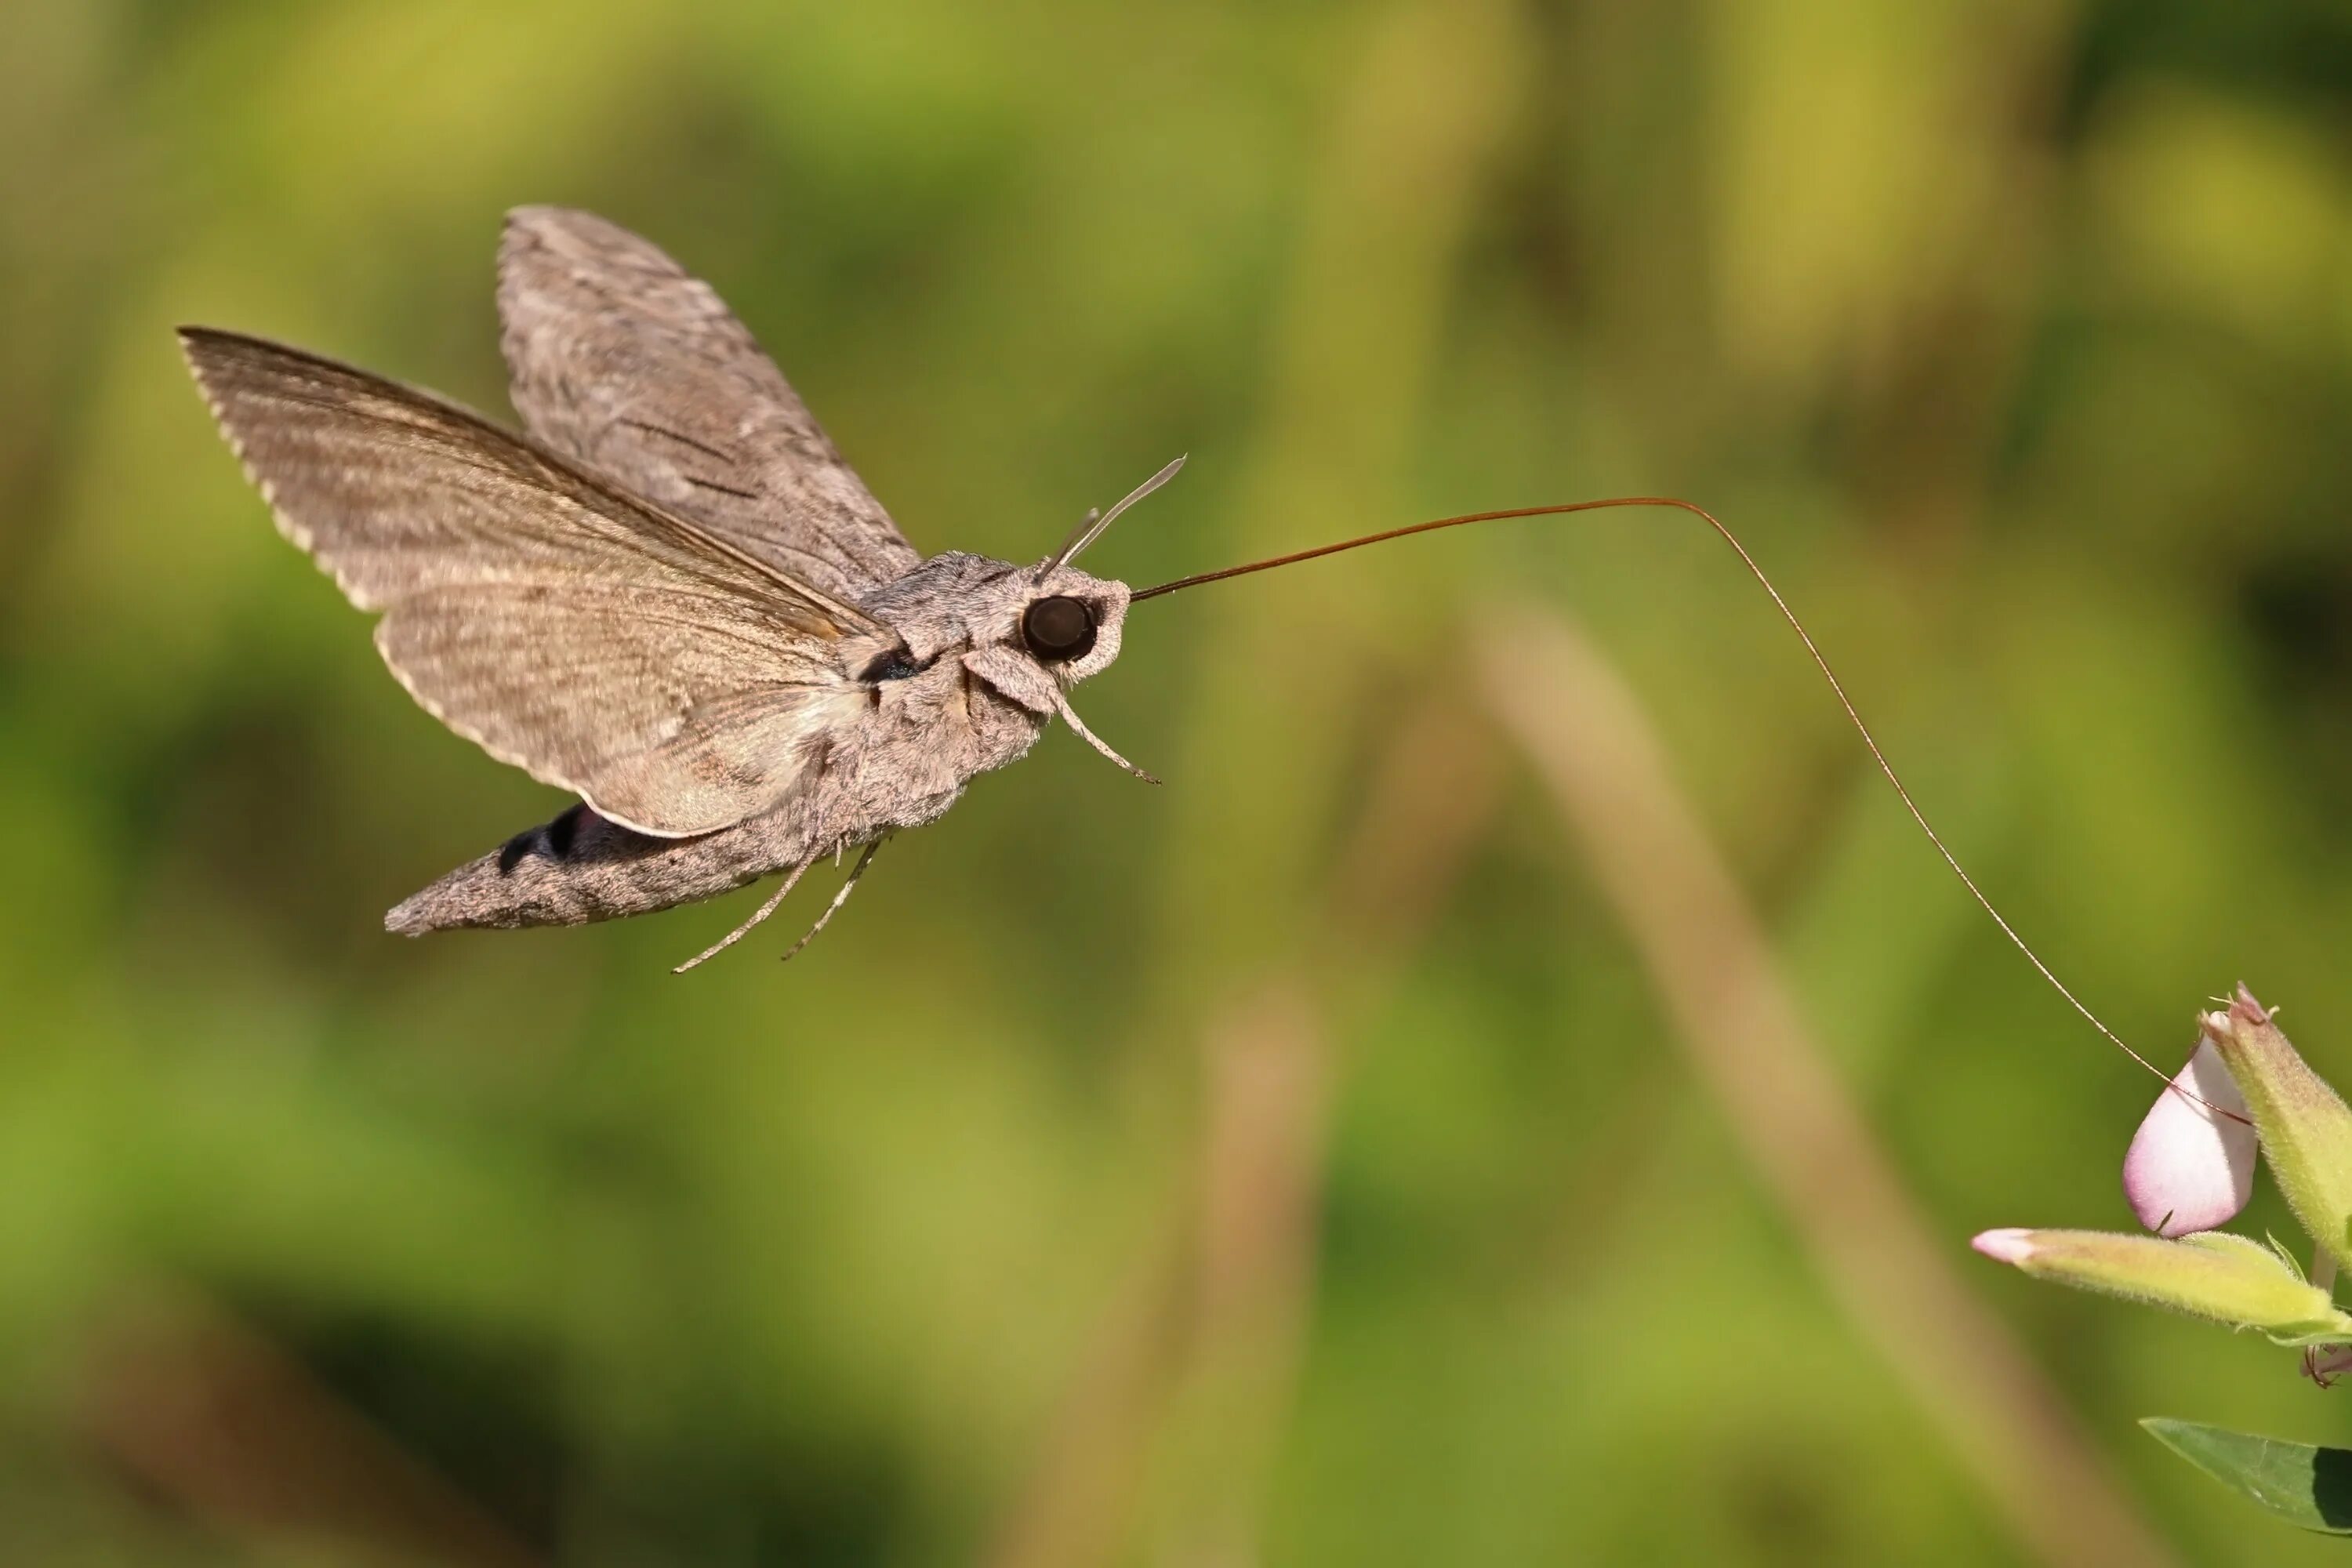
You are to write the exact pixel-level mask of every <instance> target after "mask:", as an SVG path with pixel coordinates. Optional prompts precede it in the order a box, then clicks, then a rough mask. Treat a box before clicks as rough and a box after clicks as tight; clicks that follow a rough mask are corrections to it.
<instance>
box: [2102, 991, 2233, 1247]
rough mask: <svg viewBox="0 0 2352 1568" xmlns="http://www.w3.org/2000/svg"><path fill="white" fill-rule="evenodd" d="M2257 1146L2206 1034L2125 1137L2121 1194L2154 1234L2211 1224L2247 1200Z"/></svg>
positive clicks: (2212, 1022) (2212, 1024)
mask: <svg viewBox="0 0 2352 1568" xmlns="http://www.w3.org/2000/svg"><path fill="white" fill-rule="evenodd" d="M2200 1022H2202V1023H2203V1024H2204V1025H2205V1026H2206V1028H2207V1029H2208V1030H2212V1029H2215V1028H2218V1029H2219V1030H2220V1031H2221V1033H2222V1034H2223V1035H2224V1036H2225V1037H2226V1035H2227V1033H2228V1030H2229V1020H2228V1019H2227V1018H2226V1017H2224V1016H2221V1015H2220V1014H2214V1015H2212V1016H2210V1017H2209V1018H2207V1019H2204V1020H2200ZM2257 1146H2258V1145H2257V1140H2256V1139H2255V1136H2254V1125H2253V1121H2252V1119H2251V1118H2249V1117H2248V1116H2247V1114H2246V1100H2245V1096H2243V1095H2242V1094H2240V1093H2239V1092H2238V1086H2237V1084H2236V1083H2235V1082H2233V1081H2232V1080H2231V1078H2230V1069H2229V1068H2227V1067H2225V1066H2223V1065H2222V1061H2221V1052H2220V1051H2219V1050H2217V1049H2215V1048H2214V1046H2213V1042H2212V1040H2211V1039H2210V1037H2208V1038H2202V1039H2200V1040H2199V1041H2198V1042H2197V1049H2196V1052H2195V1054H2193V1055H2192V1056H2190V1057H2189V1065H2188V1066H2187V1067H2185V1068H2181V1069H2180V1074H2179V1077H2177V1078H2175V1079H2173V1080H2172V1082H2171V1083H2170V1084H2169V1085H2168V1086H2167V1087H2166V1089H2165V1090H2164V1092H2163V1093H2162V1094H2160V1095H2158V1096H2157V1099H2156V1105H2155V1108H2154V1109H2153V1110H2149V1112H2148V1113H2147V1120H2146V1121H2142V1122H2141V1123H2140V1124H2139V1131H2138V1132H2137V1133H2136V1134H2134V1135H2133V1137H2132V1142H2131V1150H2130V1152H2127V1153H2126V1154H2125V1155H2124V1195H2125V1196H2126V1198H2128V1199H2130V1200H2131V1206H2132V1213H2134V1214H2136V1215H2138V1216H2139V1222H2140V1224H2142V1225H2144V1226H2147V1228H2148V1229H2150V1230H2152V1231H2154V1232H2156V1233H2157V1234H2158V1236H2186V1235H2188V1234H2189V1233H2190V1232H2192V1231H2200V1230H2211V1229H2214V1228H2215V1227H2216V1226H2221V1225H2225V1224H2227V1223H2228V1222H2229V1221H2231V1220H2232V1219H2234V1218H2236V1217H2237V1214H2238V1211H2239V1210H2240V1209H2242V1208H2244V1207H2245V1206H2246V1199H2247V1197H2248V1196H2249V1195H2251V1194H2252V1192H2253V1190H2254V1157H2255V1153H2256V1150H2257Z"/></svg>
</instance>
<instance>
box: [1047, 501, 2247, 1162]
mask: <svg viewBox="0 0 2352 1568" xmlns="http://www.w3.org/2000/svg"><path fill="white" fill-rule="evenodd" d="M1634 506H1638V507H1671V508H1673V509H1674V510H1677V511H1686V512H1689V513H1690V514H1691V515H1692V516H1694V517H1696V518H1697V519H1699V520H1700V521H1703V522H1705V523H1706V525H1707V526H1708V527H1709V528H1711V529H1713V530H1715V531H1716V532H1717V534H1719V535H1721V536H1722V538H1723V542H1725V543H1726V544H1728V545H1730V546H1731V548H1732V551H1733V552H1734V553H1736V554H1737V555H1738V557H1739V563H1740V564H1741V565H1743V566H1745V567H1747V568H1748V575H1749V576H1751V577H1753V578H1755V579H1756V581H1757V583H1758V584H1759V586H1761V587H1762V588H1763V590H1764V592H1765V593H1766V594H1767V595H1770V597H1771V600H1772V607H1773V608H1774V609H1777V610H1779V611H1780V618H1781V619H1782V620H1784V621H1787V622H1788V623H1789V628H1790V630H1791V631H1793V632H1795V633H1796V634H1797V637H1798V640H1800V641H1801V642H1802V643H1803V644H1804V645H1805V651H1806V652H1807V653H1808V654H1810V655H1811V656H1812V660H1813V665H1814V668H1818V669H1819V670H1820V671H1821V672H1822V679H1824V680H1826V681H1828V682H1829V686H1830V690H1831V692H1832V694H1833V695H1835V696H1836V698H1837V700H1838V706H1839V707H1841V708H1843V709H1844V710H1845V716H1846V719H1847V721H1848V722H1850V723H1852V724H1853V729H1854V733H1856V734H1858V735H1860V736H1861V737H1862V743H1863V744H1864V746H1866V747H1868V748H1869V750H1870V760H1871V761H1872V762H1874V763H1877V764H1878V771H1879V772H1880V773H1884V774H1885V776H1886V782H1887V783H1888V784H1891V785H1893V786H1894V788H1895V798H1897V799H1898V800H1900V801H1902V803H1903V809H1904V810H1905V811H1906V812H1908V813H1910V814H1911V820H1912V821H1913V822H1914V823H1916V825H1917V826H1918V828H1919V831H1920V832H1921V833H1924V834H1926V835H1927V842H1928V843H1929V844H1931V845H1933V846H1935V848H1936V853H1937V855H1938V856H1940V857H1941V858H1942V859H1943V862H1944V864H1945V865H1947V866H1948V867H1950V868H1951V869H1952V875H1953V876H1955V877H1958V879H1960V886H1962V887H1963V888H1966V889H1968V890H1969V898H1971V899H1974V900H1976V902H1977V907H1978V908H1979V909H1981V910H1984V912H1985V913H1986V914H1988V915H1990V916H1991V917H1992V923H1993V924H1995V925H1997V926H1999V927H2000V934H2001V935H2003V936H2005V937H2007V938H2008V939H2009V941H2010V945H2011V946H2012V947H2014V948H2016V949H2017V951H2018V952H2021V953H2023V954H2024V955H2025V961H2026V963H2030V964H2032V965H2033V969H2034V973H2037V974H2039V975H2041V976H2042V979H2044V980H2046V981H2048V982H2049V983H2050V986H2051V988H2052V989H2053V990H2054V991H2056V992H2057V993H2058V994H2059V995H2061V996H2063V997H2064V998H2065V999H2066V1005H2068V1006H2070V1007H2072V1008H2074V1011H2075V1012H2076V1013H2078V1014H2080V1015H2081V1016H2082V1017H2083V1019H2084V1022H2086V1023H2088V1024H2089V1025H2090V1026H2091V1027H2092V1028H2094V1029H2096V1030H2097V1031H2098V1032H2099V1033H2100V1034H2101V1035H2102V1036H2104V1037H2105V1038H2106V1040H2107V1042H2108V1043H2109V1044H2110V1045H2112V1046H2114V1047H2116V1049H2117V1050H2119V1051H2121V1052H2123V1054H2124V1055H2126V1056H2127V1057H2129V1058H2131V1059H2132V1060H2134V1061H2136V1062H2137V1063H2138V1064H2139V1065H2140V1066H2141V1067H2143V1068H2146V1069H2147V1071H2148V1072H2150V1073H2152V1074H2154V1075H2155V1076H2156V1077H2157V1078H2158V1079H2163V1080H2164V1082H2165V1083H2166V1084H2167V1085H2170V1083H2171V1081H2172V1075H2171V1074H2170V1073H2168V1072H2166V1071H2165V1070H2164V1069H2163V1068H2159V1067H2158V1066H2157V1065H2156V1064H2155V1063H2154V1062H2152V1061H2150V1060H2148V1059H2147V1058H2146V1057H2144V1056H2142V1055H2141V1054H2140V1053H2139V1052H2137V1051H2136V1050H2134V1049H2133V1048H2132V1047H2130V1046H2129V1045H2128V1044H2127V1043H2126V1041H2125V1040H2124V1037H2122V1036H2121V1035H2118V1034H2116V1032H2115V1031H2114V1030H2113V1029H2110V1028H2108V1027H2107V1026H2106V1024H2105V1022H2104V1021H2103V1020H2102V1019H2101V1018H2100V1017H2099V1016H2098V1015H2097V1014H2096V1013H2094V1012H2092V1011H2091V1009H2090V1008H2089V1007H2087V1006H2085V1005H2084V1003H2083V1001H2082V999H2081V998H2079V997H2077V996H2076V995H2075V994H2074V993H2073V992H2072V991H2070V990H2068V989H2067V988H2066V984H2065V982H2063V981H2062V980H2060V979H2059V978H2058V976H2057V975H2056V974H2055V973H2053V972H2052V971H2051V968H2050V966H2049V965H2048V964H2046V963H2042V958H2041V955H2040V954H2039V953H2036V952H2034V951H2033V949H2032V947H2031V946H2029V945H2027V943H2026V941H2025V939H2024V938H2023V937H2021V936H2020V935H2019V934H2018V933H2017V928H2016V927H2014V926H2012V925H2011V924H2010V923H2009V921H2008V920H2007V919H2006V918H2005V917H2004V916H2003V915H2002V914H2001V912H2000V910H1997V909H1995V908H1994V907H1993V902H1992V900H1990V899H1989V898H1987V897H1985V895H1984V891H1983V889H1980V888H1979V887H1978V886H1977V884H1976V879H1974V878H1973V877H1970V876H1969V873H1968V870H1967V868H1964V867H1963V866H1961V864H1960V862H1959V858H1958V856H1956V855H1954V854H1953V853H1952V852H1951V850H1950V849H1949V848H1948V847H1946V846H1945V843H1944V840H1943V839H1942V837H1939V836H1938V835H1937V832H1936V829H1935V828H1934V827H1933V826H1931V825H1930V824H1929V823H1928V821H1927V814H1926V813H1925V812H1922V811H1921V810H1920V809H1919V805H1918V803H1917V802H1916V801H1915V800H1913V799H1912V798H1911V792H1910V790H1909V789H1907V788H1906V787H1905V786H1904V783H1903V780H1902V778H1901V777H1900V776H1899V775H1897V774H1896V773H1895V764H1894V763H1890V762H1888V761H1887V760H1886V753H1885V752H1884V751H1882V750H1881V749H1880V748H1879V744H1878V738H1877V737H1876V736H1875V735H1873V734H1872V733H1871V732H1870V726H1869V725H1867V724H1865V723H1864V722H1863V721H1862V714H1861V712H1860V710H1857V709H1856V708H1855V707H1854V705H1853V698H1851V697H1848V696H1847V695H1846V691H1845V683H1844V682H1843V681H1842V680H1840V679H1838V676H1837V671H1836V670H1835V669H1833V668H1831V667H1830V661H1829V657H1828V656H1827V655H1826V654H1824V653H1822V650H1821V647H1820V646H1819V645H1818V644H1816V643H1815V642H1814V641H1813V634H1812V633H1811V632H1809V631H1807V630H1806V629H1805V623H1804V622H1802V621H1801V620H1799V619H1798V618H1797V612H1796V611H1794V610H1792V609H1790V607H1789V601H1788V600H1786V599H1784V598H1782V597H1781V596H1780V589H1778V588H1776V587H1774V586H1773V585H1772V579H1771V578H1769V577H1768V576H1766V575H1765V574H1764V568H1763V567H1761V566H1759V565H1758V564H1757V563H1756V558H1755V557H1754V556H1753V555H1750V554H1749V553H1748V547H1747V546H1746V545H1744V544H1742V543H1740V542H1739V538H1738V535H1737V534H1735V533H1733V532H1732V531H1731V530H1730V529H1728V528H1727V527H1725V526H1724V524H1723V522H1722V521H1721V520H1720V519H1718V518H1717V516H1716V515H1715V514H1714V513H1713V512H1711V511H1708V510H1706V508H1704V507H1702V506H1698V505H1696V503H1694V502H1691V501H1686V500H1678V499H1676V498H1675V497H1672V496H1612V497H1610V498H1608V499H1607V500H1584V501H1570V502H1568V503H1566V504H1564V505H1559V506H1527V507H1513V508H1510V509H1508V510H1503V511H1474V512H1465V513H1464V514H1463V515H1462V516H1460V517H1441V518H1439V519H1437V520H1436V521H1432V522H1416V523H1411V524H1408V525H1407V526H1405V527H1403V528H1391V529H1389V530H1387V531H1384V532H1381V533H1368V534H1365V535H1364V536H1362V537H1361V538H1360V539H1347V540H1342V541H1340V542H1339V543H1337V544H1325V545H1319V546H1318V547H1317V548H1315V549H1313V550H1300V551H1296V552H1292V553H1290V554H1288V555H1276V556H1273V557H1270V558H1268V559H1266V560H1264V561H1253V562H1250V563H1246V564H1244V565H1241V566H1228V567H1225V568H1224V569H1223V570H1222V571H1217V572H1202V573H1198V574H1194V575H1192V576H1190V577H1179V578H1177V579H1176V580H1175V581H1173V582H1170V583H1162V584H1159V585H1158V586H1157V587H1151V588H1146V589H1144V590H1142V591H1141V592H1140V593H1138V594H1136V595H1132V597H1131V598H1130V600H1129V603H1132V604H1138V605H1139V604H1141V603H1142V602H1143V601H1144V600H1146V599H1156V598H1158V597H1159V596H1160V595H1162V594H1173V593H1175V592H1176V591H1177V590H1178V589H1180V588H1196V587H1199V586H1200V585H1201V584H1204V583H1218V582H1223V580H1224V579H1225V578H1228V577H1242V576H1246V575H1248V574H1250V573H1252V572H1270V571H1272V570H1273V569H1274V568H1275V567H1277V566H1289V565H1294V564H1296V563H1298V562H1301V561H1312V560H1314V559H1315V558H1316V557H1318V556H1320V555H1336V554H1338V553H1339V552H1341V551H1343V550H1356V549H1360V548H1361V547H1362V546H1364V545H1367V544H1379V543H1382V542H1385V541H1388V540H1391V539H1402V538H1404V537H1405V536H1406V535H1407V534H1412V533H1427V532H1430V531H1433V530H1434V529H1440V528H1459V527H1461V526H1462V525H1463V524H1465V523H1472V522H1498V521H1503V520H1504V519H1507V518H1515V517H1558V516H1560V515H1562V514H1564V513H1568V512H1576V511H1601V510H1608V509H1611V508H1614V507H1634ZM1063 717H1064V718H1066V719H1068V720H1069V721H1070V723H1071V725H1072V727H1073V728H1077V729H1078V732H1079V733H1081V734H1085V733H1086V731H1085V730H1084V728H1083V727H1081V726H1079V725H1078V723H1077V720H1076V716H1074V715H1072V714H1071V713H1069V711H1068V710H1066V709H1065V710H1064V712H1063ZM1087 739H1088V740H1093V739H1094V737H1093V736H1091V735H1088V736H1087ZM1095 744H1096V745H1097V747H1098V748H1100V749H1101V750H1102V751H1103V752H1104V753H1105V754H1106V755H1108V756H1111V757H1112V758H1113V760H1115V761H1116V760H1118V756H1117V753H1116V752H1111V751H1110V749H1109V748H1108V746H1104V745H1103V744H1102V742H1099V741H1097V742H1095ZM2177 1092H2179V1093H2181V1094H2184V1095H2187V1096H2188V1098H2189V1099H2190V1100H2196V1101H2197V1103H2198V1104H2200V1105H2203V1106H2204V1107H2205V1109H2207V1110H2211V1111H2214V1112H2216V1113H2217V1114H2219V1115H2222V1116H2226V1117H2229V1118H2230V1119H2231V1121H2244V1120H2245V1118H2244V1117H2242V1116H2239V1115H2238V1114H2237V1113H2236V1112H2234V1111H2230V1110H2222V1109H2221V1107H2220V1106H2216V1105H2212V1104H2210V1103H2208V1102H2207V1101H2205V1100H2201V1099H2200V1098H2199V1097H2198V1096H2196V1095H2195V1094H2191V1093H2189V1091H2188V1090H2186V1089H2181V1090H2178V1091H2177Z"/></svg>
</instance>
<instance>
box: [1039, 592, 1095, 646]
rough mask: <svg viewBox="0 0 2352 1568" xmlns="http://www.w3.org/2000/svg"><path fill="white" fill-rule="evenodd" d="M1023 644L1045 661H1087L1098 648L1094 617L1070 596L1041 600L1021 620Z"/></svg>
mask: <svg viewBox="0 0 2352 1568" xmlns="http://www.w3.org/2000/svg"><path fill="white" fill-rule="evenodd" d="M1021 640H1022V641H1023V642H1025V643H1027V644H1028V645H1029V651H1030V652H1031V653H1034V654H1035V655H1036V656H1037V657H1038V658H1042V659H1046V660H1048V661H1059V660H1062V659H1069V658H1086V656H1087V654H1088V653H1089V652H1091V651H1093V648H1094V646H1095V613H1094V611H1093V610H1092V609H1090V608H1088V607H1087V603H1086V601H1085V600H1083V599H1073V598H1071V597H1069V596H1068V595H1064V594H1056V595H1054V596H1053V597H1052V598H1050V599H1040V600H1038V601H1037V602H1036V603H1035V604H1034V605H1030V606H1029V608H1028V609H1027V610H1026V611H1025V612H1024V614H1023V615H1022V616H1021Z"/></svg>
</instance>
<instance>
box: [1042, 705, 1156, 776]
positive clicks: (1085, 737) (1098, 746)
mask: <svg viewBox="0 0 2352 1568" xmlns="http://www.w3.org/2000/svg"><path fill="white" fill-rule="evenodd" d="M1054 710H1055V712H1057V713H1059V714H1060V715H1061V716H1062V722H1063V723H1065V724H1067V725H1068V726H1069V727H1070V728H1071V729H1072V730H1073V731H1076V733H1077V736H1078V738H1079V739H1080V740H1082V741H1084V742H1086V743H1087V745H1089V746H1092V747H1093V748H1094V749H1095V750H1096V751H1097V752H1101V753H1102V754H1103V755H1104V756H1106V757H1108V758H1109V759H1110V760H1111V761H1112V762H1114V763H1118V765H1119V766H1120V767H1123V768H1125V769H1126V770H1127V771H1128V772H1129V773H1133V774H1134V775H1135V776H1136V777H1137V778H1139V779H1141V780H1142V781H1143V782H1144V783H1145V784H1158V783H1159V782H1160V781H1159V780H1158V779H1156V778H1153V777H1152V776H1151V775H1150V773H1145V772H1144V771H1143V770H1142V769H1141V768H1139V767H1137V766H1136V765H1135V764H1134V763H1130V762H1129V761H1128V760H1127V759H1126V758H1125V757H1122V756H1120V755H1119V754H1118V752H1114V751H1112V750H1111V749H1110V746H1109V744H1108V742H1105V741H1104V740H1103V738H1102V737H1101V736H1100V735H1097V734H1096V733H1095V732H1094V731H1092V730H1089V729H1087V726H1086V721H1084V720H1082V719H1080V718H1079V717H1078V716H1077V713H1076V711H1075V710H1073V709H1072V708H1071V707H1070V700H1069V699H1068V698H1066V697H1065V696H1063V695H1062V689H1061V687H1059V686H1058V685H1057V686H1055V688H1054Z"/></svg>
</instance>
